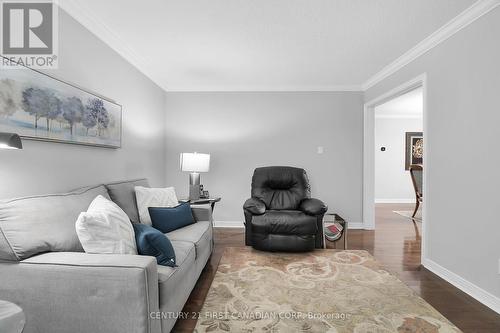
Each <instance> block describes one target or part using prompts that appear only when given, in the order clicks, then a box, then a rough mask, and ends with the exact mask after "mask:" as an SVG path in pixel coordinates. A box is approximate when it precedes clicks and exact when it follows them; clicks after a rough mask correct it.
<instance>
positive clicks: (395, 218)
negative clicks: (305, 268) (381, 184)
mask: <svg viewBox="0 0 500 333" xmlns="http://www.w3.org/2000/svg"><path fill="white" fill-rule="evenodd" d="M393 210H412V205H404V204H403V205H402V204H398V205H392V204H390V205H389V204H380V205H377V208H376V225H377V226H376V230H375V231H367V230H349V235H348V248H349V249H360V250H367V251H369V252H370V253H371V254H373V255H374V256H375V257H376V258H377V260H379V261H380V262H381V263H382V264H383V265H384V266H385V268H386V269H387V270H389V271H390V272H392V273H393V274H395V275H397V276H398V277H399V278H400V279H401V280H402V281H403V282H405V283H406V284H407V285H408V286H410V287H411V288H412V289H413V290H415V291H416V292H417V293H418V294H419V295H420V296H421V297H422V298H423V299H425V300H426V301H427V302H428V303H430V304H431V305H432V306H433V307H434V308H436V309H437V310H438V311H439V312H441V313H442V314H443V315H444V316H445V317H446V318H448V319H449V320H450V321H451V322H453V323H454V324H455V325H456V326H458V327H459V328H460V329H461V330H462V331H463V332H466V333H486V332H488V333H494V332H500V315H498V314H497V313H495V312H494V311H492V310H490V309H489V308H487V307H486V306H484V305H482V304H481V303H479V302H478V301H476V300H474V299H473V298H472V297H470V296H468V295H467V294H465V293H463V292H462V291H460V290H459V289H457V288H455V287H454V286H452V285H451V284H449V283H448V282H446V281H444V280H443V279H441V278H440V277H438V276H437V275H435V274H433V273H431V272H430V271H428V270H426V269H425V268H423V267H421V266H420V251H421V248H420V230H421V224H420V223H417V224H416V225H415V224H414V223H412V222H411V221H410V220H409V219H406V218H404V217H402V216H399V215H397V214H395V213H393ZM230 246H244V230H243V229H236V228H218V229H216V230H215V249H214V253H213V254H212V257H211V258H210V262H209V263H208V264H207V266H206V268H205V270H204V271H203V273H202V275H201V277H200V279H199V280H198V283H197V284H196V287H195V288H194V290H193V292H192V293H191V296H190V297H189V300H188V301H187V303H186V305H185V307H184V310H183V311H186V312H198V311H200V310H201V307H202V305H203V301H204V299H205V296H206V294H207V292H208V289H209V287H210V284H211V282H212V280H213V278H214V275H215V272H216V270H217V265H218V263H219V260H220V258H221V256H222V253H223V251H224V249H225V248H226V247H230ZM329 247H331V245H330V246H329ZM195 324H196V320H194V319H184V320H179V321H178V322H177V323H176V325H175V327H174V329H173V332H192V331H193V329H194V326H195Z"/></svg>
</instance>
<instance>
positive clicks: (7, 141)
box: [0, 133, 23, 149]
mask: <svg viewBox="0 0 500 333" xmlns="http://www.w3.org/2000/svg"><path fill="white" fill-rule="evenodd" d="M0 149H23V143H22V142H21V138H20V137H19V135H17V134H15V133H0Z"/></svg>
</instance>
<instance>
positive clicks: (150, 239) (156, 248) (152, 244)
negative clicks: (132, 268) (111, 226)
mask: <svg viewBox="0 0 500 333" xmlns="http://www.w3.org/2000/svg"><path fill="white" fill-rule="evenodd" d="M132 225H133V226H134V232H135V242H136V244H137V252H138V253H139V254H141V255H144V256H152V257H156V262H157V263H158V265H163V266H170V267H176V265H175V251H174V248H173V246H172V243H170V240H169V239H168V238H167V236H165V235H164V234H162V233H161V232H160V231H158V230H156V229H155V228H153V227H151V226H149V225H146V224H141V223H132Z"/></svg>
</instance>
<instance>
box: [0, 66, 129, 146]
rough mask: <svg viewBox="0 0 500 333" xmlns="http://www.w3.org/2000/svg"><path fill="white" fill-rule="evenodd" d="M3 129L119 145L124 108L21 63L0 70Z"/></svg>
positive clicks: (35, 136) (38, 137)
mask: <svg viewBox="0 0 500 333" xmlns="http://www.w3.org/2000/svg"><path fill="white" fill-rule="evenodd" d="M0 132H12V133H17V134H19V135H20V136H21V137H22V138H25V139H32V140H43V141H53V142H61V143H72V144H82V145H90V146H99V147H108V148H120V147H121V136H122V133H121V132H122V107H121V105H119V104H116V103H115V102H113V101H111V100H109V99H106V98H104V97H102V96H99V95H96V94H94V93H91V92H89V91H86V90H83V89H81V88H79V87H76V86H74V85H72V84H69V83H66V82H64V81H61V80H59V79H56V78H53V77H51V76H49V75H46V74H44V73H42V72H39V71H36V70H33V69H30V68H27V67H22V66H18V68H16V69H5V70H2V71H0Z"/></svg>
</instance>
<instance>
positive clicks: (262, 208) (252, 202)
mask: <svg viewBox="0 0 500 333" xmlns="http://www.w3.org/2000/svg"><path fill="white" fill-rule="evenodd" d="M243 209H244V210H246V211H248V212H250V213H251V214H252V215H262V214H264V213H265V212H266V204H265V203H264V202H263V201H262V200H260V199H258V198H253V197H252V198H250V199H248V200H247V201H245V203H244V204H243Z"/></svg>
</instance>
